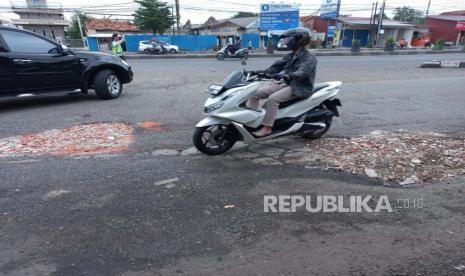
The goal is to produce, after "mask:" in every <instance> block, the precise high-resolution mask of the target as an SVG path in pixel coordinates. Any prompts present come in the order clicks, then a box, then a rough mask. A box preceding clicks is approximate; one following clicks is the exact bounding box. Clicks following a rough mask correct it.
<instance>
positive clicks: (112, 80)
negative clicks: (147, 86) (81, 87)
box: [94, 69, 123, 100]
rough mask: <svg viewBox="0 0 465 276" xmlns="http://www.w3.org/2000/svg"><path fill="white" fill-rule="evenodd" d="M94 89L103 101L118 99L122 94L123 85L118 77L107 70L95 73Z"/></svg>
mask: <svg viewBox="0 0 465 276" xmlns="http://www.w3.org/2000/svg"><path fill="white" fill-rule="evenodd" d="M94 87H95V93H96V94H97V96H98V97H99V98H100V99H104V100H110V99H115V98H118V97H119V95H121V92H123V85H122V84H121V81H120V79H119V77H118V75H116V74H115V72H113V71H112V70H109V69H106V70H101V71H99V72H97V74H96V75H95V78H94Z"/></svg>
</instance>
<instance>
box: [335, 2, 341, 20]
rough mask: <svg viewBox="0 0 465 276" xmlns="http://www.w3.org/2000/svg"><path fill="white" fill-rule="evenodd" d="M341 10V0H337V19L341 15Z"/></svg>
mask: <svg viewBox="0 0 465 276" xmlns="http://www.w3.org/2000/svg"><path fill="white" fill-rule="evenodd" d="M340 11H341V0H338V1H337V8H336V19H337V18H338V17H339V12H340Z"/></svg>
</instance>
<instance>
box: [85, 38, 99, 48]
mask: <svg viewBox="0 0 465 276" xmlns="http://www.w3.org/2000/svg"><path fill="white" fill-rule="evenodd" d="M87 45H89V50H90V51H98V45H97V38H95V37H87Z"/></svg>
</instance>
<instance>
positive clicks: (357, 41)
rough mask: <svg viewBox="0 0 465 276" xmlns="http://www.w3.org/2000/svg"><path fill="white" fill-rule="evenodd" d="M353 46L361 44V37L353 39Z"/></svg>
mask: <svg viewBox="0 0 465 276" xmlns="http://www.w3.org/2000/svg"><path fill="white" fill-rule="evenodd" d="M352 46H360V40H359V39H354V40H352Z"/></svg>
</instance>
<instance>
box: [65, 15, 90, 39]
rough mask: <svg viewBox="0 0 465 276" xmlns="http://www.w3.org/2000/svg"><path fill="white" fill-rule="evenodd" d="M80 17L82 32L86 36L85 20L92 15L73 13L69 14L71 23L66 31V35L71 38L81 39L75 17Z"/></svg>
mask: <svg viewBox="0 0 465 276" xmlns="http://www.w3.org/2000/svg"><path fill="white" fill-rule="evenodd" d="M78 16H79V19H81V26H82V34H83V35H84V36H87V34H86V22H87V20H90V19H92V17H90V16H88V15H85V14H83V13H75V14H73V16H71V23H70V24H69V28H68V30H67V31H66V35H67V36H69V37H70V38H73V39H81V32H80V31H79V23H78V20H77V17H78Z"/></svg>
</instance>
